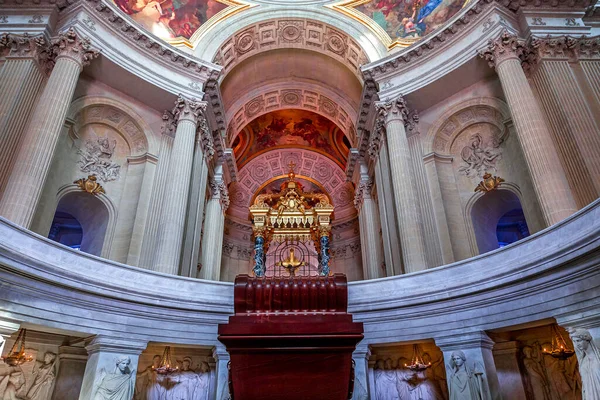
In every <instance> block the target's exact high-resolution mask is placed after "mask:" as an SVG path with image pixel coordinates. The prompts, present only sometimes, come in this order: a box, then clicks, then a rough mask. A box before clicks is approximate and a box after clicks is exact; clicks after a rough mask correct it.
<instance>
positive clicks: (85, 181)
mask: <svg viewBox="0 0 600 400" xmlns="http://www.w3.org/2000/svg"><path fill="white" fill-rule="evenodd" d="M73 183H74V184H76V185H77V186H78V187H79V189H81V190H83V191H84V192H87V193H90V194H93V195H96V194H106V192H105V191H104V188H103V187H102V185H100V184H99V183H98V182H96V175H88V177H87V178H81V179H78V180H76V181H75V182H73Z"/></svg>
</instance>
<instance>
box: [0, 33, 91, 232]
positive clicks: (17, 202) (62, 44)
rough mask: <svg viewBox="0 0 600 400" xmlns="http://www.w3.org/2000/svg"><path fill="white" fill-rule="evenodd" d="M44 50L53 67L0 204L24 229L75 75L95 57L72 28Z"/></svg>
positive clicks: (30, 217)
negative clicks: (53, 62) (51, 58)
mask: <svg viewBox="0 0 600 400" xmlns="http://www.w3.org/2000/svg"><path fill="white" fill-rule="evenodd" d="M48 51H49V54H50V55H51V56H52V57H55V64H54V68H53V69H52V73H51V74H50V77H49V78H48V82H47V83H46V87H45V88H44V90H43V92H42V94H41V96H40V98H39V100H38V102H37V104H36V106H35V109H34V112H33V115H32V116H31V120H30V121H29V124H28V125H27V130H26V131H25V133H24V136H23V142H22V145H21V147H20V150H19V152H18V154H17V156H16V160H15V164H14V167H13V171H12V173H11V175H10V179H9V180H8V184H7V185H6V190H5V192H4V196H3V197H2V201H1V202H0V215H2V216H3V217H5V218H7V219H9V220H11V221H13V222H15V223H16V224H18V225H21V226H23V227H25V228H29V226H30V225H31V221H32V220H33V214H34V212H35V208H36V206H37V204H38V202H39V199H40V195H41V192H42V189H43V187H44V182H45V181H46V176H47V175H48V170H49V168H50V163H51V161H52V156H53V155H54V149H55V147H56V144H57V143H58V138H59V135H60V132H61V130H62V127H63V124H64V122H65V117H66V115H67V110H68V108H69V104H70V103H71V99H72V97H73V93H74V91H75V86H76V85H77V80H78V78H79V74H80V72H81V71H82V69H83V67H84V66H85V65H88V64H89V63H90V61H91V60H92V58H95V57H97V56H98V55H99V53H98V51H96V50H93V49H92V48H91V47H90V41H89V39H88V38H82V37H80V36H79V34H77V32H76V31H75V30H74V29H73V28H71V29H69V30H68V31H66V32H63V33H61V34H59V35H58V37H56V38H54V39H53V40H52V42H51V45H50V49H49V50H48Z"/></svg>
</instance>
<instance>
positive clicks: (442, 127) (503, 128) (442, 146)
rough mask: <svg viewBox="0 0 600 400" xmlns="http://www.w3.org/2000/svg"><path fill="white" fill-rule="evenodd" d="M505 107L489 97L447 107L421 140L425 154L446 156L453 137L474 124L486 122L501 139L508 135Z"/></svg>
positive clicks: (503, 103) (500, 102)
mask: <svg viewBox="0 0 600 400" xmlns="http://www.w3.org/2000/svg"><path fill="white" fill-rule="evenodd" d="M510 119H511V117H510V110H509V109H508V105H507V104H506V103H505V102H503V101H502V100H500V99H497V98H493V97H478V98H474V99H470V100H466V101H463V102H461V103H458V104H455V105H454V106H452V107H450V109H449V110H448V111H446V112H445V113H443V114H442V115H441V116H440V117H439V118H437V119H436V120H435V122H434V123H433V124H432V125H431V127H430V128H429V130H428V132H427V135H426V136H425V138H424V140H423V150H424V153H425V154H429V153H432V152H435V153H437V154H443V155H448V154H450V148H451V146H452V143H453V142H454V140H455V139H456V137H457V136H458V135H459V134H460V133H461V132H462V131H464V130H465V129H466V128H468V127H469V126H471V125H473V124H477V123H482V122H484V123H489V124H492V125H495V126H496V127H498V128H499V130H500V132H502V133H501V136H502V137H504V136H506V135H507V134H508V128H507V124H508V122H509V121H510Z"/></svg>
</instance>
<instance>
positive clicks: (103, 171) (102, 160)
mask: <svg viewBox="0 0 600 400" xmlns="http://www.w3.org/2000/svg"><path fill="white" fill-rule="evenodd" d="M92 132H93V130H92ZM93 135H94V136H95V138H93V139H88V140H86V141H85V146H84V148H83V149H79V151H78V152H77V153H78V154H79V155H80V158H79V162H78V164H79V168H80V169H81V171H83V172H87V173H89V174H93V175H96V176H97V177H98V178H99V179H100V180H102V181H104V182H110V181H114V180H117V179H119V176H120V173H121V166H120V165H119V164H117V163H116V162H114V161H112V160H111V158H112V156H113V154H114V152H115V148H116V147H117V141H116V140H114V139H112V140H111V139H110V138H108V137H101V136H98V135H96V134H95V133H93Z"/></svg>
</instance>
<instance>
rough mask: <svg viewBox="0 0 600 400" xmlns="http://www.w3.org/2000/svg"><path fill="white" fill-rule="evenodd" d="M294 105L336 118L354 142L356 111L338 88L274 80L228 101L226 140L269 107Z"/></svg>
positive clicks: (291, 106)
mask: <svg viewBox="0 0 600 400" xmlns="http://www.w3.org/2000/svg"><path fill="white" fill-rule="evenodd" d="M287 108H294V109H300V110H306V111H312V112H315V113H317V114H320V115H322V116H323V117H325V118H328V119H330V120H331V121H333V122H335V123H336V124H337V125H338V126H339V127H340V128H341V129H342V130H343V131H344V133H345V134H346V137H347V138H348V140H349V141H350V143H351V144H352V145H353V146H354V145H356V140H357V138H356V128H355V127H354V121H355V120H356V116H357V111H356V109H355V108H354V107H353V106H352V104H350V102H348V100H347V99H346V98H345V97H343V96H340V95H339V93H338V92H336V91H334V90H332V89H330V88H328V87H325V86H323V85H317V84H313V83H307V82H295V81H291V82H290V81H287V82H273V83H269V84H267V85H264V86H260V87H259V88H257V90H253V91H251V92H248V93H247V94H246V95H245V96H242V97H240V98H239V99H237V100H236V102H235V103H234V104H233V105H231V106H230V107H229V109H228V112H227V121H229V125H228V128H227V142H228V144H229V145H231V143H233V141H234V140H235V138H236V136H237V135H238V134H239V133H240V130H241V129H242V128H243V127H244V126H246V125H247V124H248V123H249V122H250V121H252V120H253V119H254V118H257V117H260V116H261V115H264V114H267V113H269V112H271V111H277V110H283V109H287Z"/></svg>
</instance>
